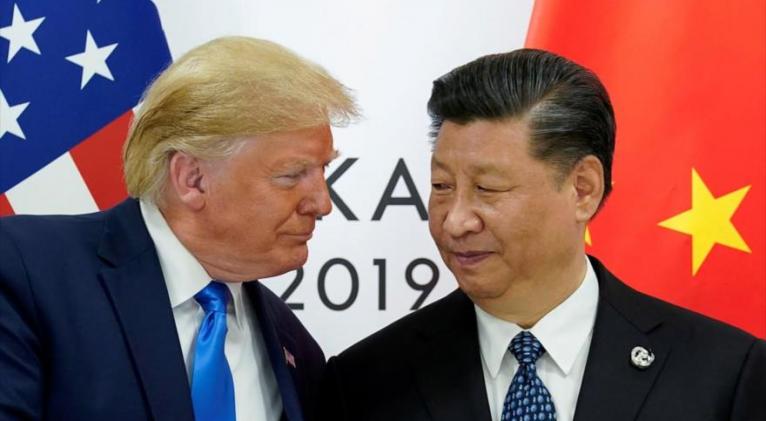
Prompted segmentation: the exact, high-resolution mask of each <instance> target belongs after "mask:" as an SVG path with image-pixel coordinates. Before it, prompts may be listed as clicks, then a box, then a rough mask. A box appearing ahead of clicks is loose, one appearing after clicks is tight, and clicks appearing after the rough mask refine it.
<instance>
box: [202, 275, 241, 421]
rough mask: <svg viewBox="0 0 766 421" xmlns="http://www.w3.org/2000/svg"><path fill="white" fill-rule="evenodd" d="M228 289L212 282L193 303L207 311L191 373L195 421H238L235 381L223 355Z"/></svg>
mask: <svg viewBox="0 0 766 421" xmlns="http://www.w3.org/2000/svg"><path fill="white" fill-rule="evenodd" d="M227 289H228V288H226V285H224V284H222V283H220V282H211V283H210V284H208V286H206V287H205V288H204V289H203V290H202V291H200V292H198V293H197V295H195V296H194V299H196V300H197V302H198V303H199V304H200V305H201V306H202V309H203V310H205V318H203V319H202V324H201V325H200V328H199V333H198V334H197V345H196V348H195V352H194V368H193V370H192V386H191V389H192V404H193V406H194V418H195V420H196V421H235V420H236V414H235V412H234V381H233V380H232V377H231V369H229V363H228V362H227V361H226V355H225V354H224V352H223V351H224V344H225V342H226V330H227V329H226V301H227V299H228V295H227Z"/></svg>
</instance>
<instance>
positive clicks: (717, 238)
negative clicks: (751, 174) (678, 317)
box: [659, 168, 750, 276]
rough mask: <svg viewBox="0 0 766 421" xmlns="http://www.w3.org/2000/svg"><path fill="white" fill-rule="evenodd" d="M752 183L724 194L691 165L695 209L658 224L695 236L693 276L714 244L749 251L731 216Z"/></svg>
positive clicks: (693, 207) (693, 205) (693, 206)
mask: <svg viewBox="0 0 766 421" xmlns="http://www.w3.org/2000/svg"><path fill="white" fill-rule="evenodd" d="M748 190H750V186H745V187H742V188H741V189H738V190H736V191H733V192H731V193H728V194H725V195H723V196H721V197H718V198H716V197H713V194H712V193H710V190H709V189H708V188H707V186H706V185H705V182H704V181H702V178H701V177H700V176H699V174H697V171H696V170H695V169H694V168H692V208H691V209H689V210H687V211H686V212H683V213H680V214H678V215H676V216H674V217H672V218H669V219H666V220H664V221H662V222H660V223H659V226H661V227H663V228H668V229H671V230H674V231H678V232H682V233H684V234H689V235H691V236H692V276H694V275H696V274H697V271H698V270H699V268H700V266H702V263H704V262H705V259H706V258H707V256H708V254H709V253H710V250H712V249H713V246H714V245H716V244H720V245H723V246H727V247H731V248H733V249H736V250H741V251H744V252H747V253H750V247H748V246H747V244H746V243H745V240H743V239H742V236H741V235H739V232H738V231H737V228H735V227H734V224H732V223H731V217H732V216H733V215H734V212H736V211H737V208H738V207H739V205H740V203H742V199H744V198H745V195H746V194H747V191H748Z"/></svg>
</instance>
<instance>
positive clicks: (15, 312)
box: [0, 37, 356, 421]
mask: <svg viewBox="0 0 766 421" xmlns="http://www.w3.org/2000/svg"><path fill="white" fill-rule="evenodd" d="M355 115H356V110H355V105H354V103H353V100H352V99H351V98H350V96H349V94H348V93H347V91H346V89H345V88H344V87H343V85H341V84H340V83H339V82H338V81H336V80H335V79H333V78H332V77H330V76H329V75H328V74H327V72H326V71H324V70H323V69H322V68H320V67H318V66H317V65H315V64H313V63H310V62H307V61H305V60H303V59H302V58H300V57H298V56H296V55H295V54H294V53H292V52H290V51H288V50H287V49H285V48H283V47H281V46H279V45H276V44H274V43H271V42H267V41H262V40H256V39H251V38H243V37H230V38H221V39H217V40H214V41H211V42H209V43H207V44H205V45H202V46H200V47H198V48H196V49H193V50H192V51H190V52H189V53H187V54H186V55H184V56H183V57H181V58H180V59H179V60H178V61H176V62H175V63H174V64H172V65H171V66H170V67H169V68H168V69H167V70H166V71H165V72H164V73H163V74H162V75H160V76H159V77H158V78H157V80H156V81H155V82H154V83H153V84H152V86H151V87H150V88H149V89H148V90H147V92H146V94H145V96H144V98H143V103H142V106H141V108H140V110H139V111H138V112H137V113H136V116H135V119H134V121H133V123H132V126H131V128H130V133H129V136H128V139H127V142H126V143H125V148H124V156H123V158H124V167H125V180H126V183H127V187H128V192H129V194H130V196H131V198H129V199H127V200H126V201H124V202H122V203H121V204H119V205H117V206H116V207H114V208H113V209H110V210H107V211H104V212H99V213H95V214H89V215H78V216H14V217H9V218H3V219H0V379H2V380H0V419H9V418H11V419H43V418H53V419H76V420H91V419H94V420H95V419H99V420H109V421H116V420H145V419H154V420H192V419H196V420H198V421H204V420H222V421H223V420H234V419H239V420H250V419H252V420H278V419H287V420H290V421H295V420H299V421H300V420H310V419H313V414H312V408H313V407H314V405H315V401H316V392H317V390H316V384H317V381H318V379H319V376H320V375H321V372H322V370H323V367H324V364H325V359H324V355H323V354H322V351H321V350H320V348H319V346H318V345H317V344H316V342H315V341H314V340H313V339H312V337H311V335H310V334H309V333H308V332H307V331H306V330H305V328H304V327H303V326H302V325H301V323H300V322H299V321H298V319H297V318H296V317H295V316H294V315H293V314H292V313H291V312H290V310H289V309H288V308H287V307H286V306H285V304H284V303H283V302H282V301H281V300H280V299H279V298H278V297H277V296H275V295H274V294H272V293H271V292H270V291H268V289H266V288H265V287H263V286H262V285H260V283H259V282H257V281H256V280H257V279H260V278H265V277H270V276H275V275H279V274H282V273H285V272H287V271H290V270H294V269H297V268H299V267H301V266H302V265H303V264H304V262H305V261H306V259H307V256H308V249H307V242H308V240H309V239H310V238H311V236H312V231H313V230H314V225H315V222H316V220H317V218H318V217H320V216H322V215H326V214H328V213H329V212H330V209H331V203H330V198H329V194H328V189H327V185H326V182H325V178H324V168H325V166H326V165H327V164H328V163H329V162H330V161H331V160H332V159H333V158H334V157H335V155H336V151H335V149H334V148H333V141H332V133H331V130H330V126H333V125H335V126H337V125H340V124H345V123H347V122H348V121H349V119H351V118H352V117H354V116H355Z"/></svg>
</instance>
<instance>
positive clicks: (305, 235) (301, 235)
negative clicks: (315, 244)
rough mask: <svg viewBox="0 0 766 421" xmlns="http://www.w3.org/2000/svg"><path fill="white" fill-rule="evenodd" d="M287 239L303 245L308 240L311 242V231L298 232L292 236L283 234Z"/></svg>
mask: <svg viewBox="0 0 766 421" xmlns="http://www.w3.org/2000/svg"><path fill="white" fill-rule="evenodd" d="M285 236H286V237H287V238H290V239H291V240H295V241H298V242H301V243H305V242H307V241H309V240H311V237H313V236H314V233H313V231H308V232H298V233H292V234H285Z"/></svg>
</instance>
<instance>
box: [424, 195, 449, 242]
mask: <svg viewBox="0 0 766 421" xmlns="http://www.w3.org/2000/svg"><path fill="white" fill-rule="evenodd" d="M445 208H446V207H445V206H444V205H442V204H440V203H439V202H437V201H436V200H434V199H433V198H431V199H430V200H429V201H428V229H429V231H431V236H432V237H433V238H434V239H437V238H438V237H439V235H440V234H441V231H442V224H443V222H444V218H445V216H446V214H445V210H444V209H445Z"/></svg>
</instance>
